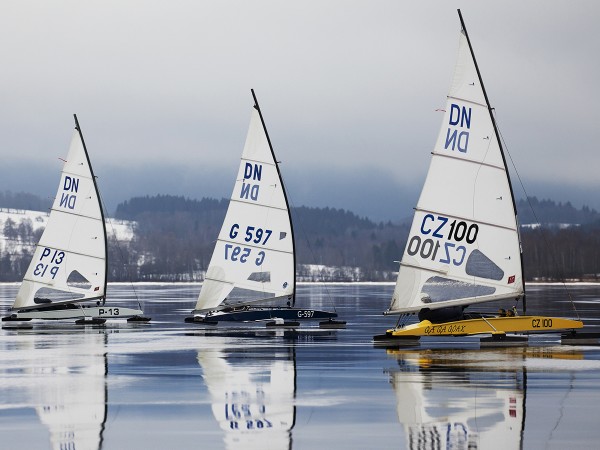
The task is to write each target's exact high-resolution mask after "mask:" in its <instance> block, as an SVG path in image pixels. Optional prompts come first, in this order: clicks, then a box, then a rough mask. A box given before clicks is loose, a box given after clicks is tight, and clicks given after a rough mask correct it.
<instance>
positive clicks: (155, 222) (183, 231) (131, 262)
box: [0, 193, 600, 281]
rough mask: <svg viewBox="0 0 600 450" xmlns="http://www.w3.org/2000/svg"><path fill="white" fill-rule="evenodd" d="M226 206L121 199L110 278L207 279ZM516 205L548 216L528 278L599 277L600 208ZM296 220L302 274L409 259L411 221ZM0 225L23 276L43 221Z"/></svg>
mask: <svg viewBox="0 0 600 450" xmlns="http://www.w3.org/2000/svg"><path fill="white" fill-rule="evenodd" d="M0 201H2V202H6V203H0V207H10V208H18V209H26V208H25V207H27V208H29V207H30V206H29V205H44V206H47V204H44V202H43V201H41V200H40V199H39V198H38V199H37V200H36V197H35V196H31V195H30V194H11V193H4V194H1V193H0ZM38 202H39V203H38ZM530 204H531V205H532V206H534V208H536V209H537V210H536V214H535V215H531V214H530V215H529V216H528V215H527V214H526V213H525V212H524V211H526V210H527V209H528V208H529V207H530V206H529V205H530ZM227 205H228V201H227V200H224V199H222V200H216V199H210V198H204V199H201V200H194V199H189V198H184V197H180V196H170V195H158V196H153V197H149V196H146V197H136V198H132V199H130V200H128V201H126V202H123V203H121V204H119V205H118V207H117V209H116V213H115V216H116V218H117V219H123V220H131V221H135V223H136V227H135V233H134V237H133V239H132V240H131V241H128V242H117V241H116V240H115V239H114V238H112V237H111V236H110V235H109V280H111V281H151V280H156V281H190V280H199V279H202V276H203V272H204V271H205V270H206V269H207V267H208V264H209V261H210V258H211V256H212V252H213V248H214V244H215V240H216V238H217V235H218V233H219V230H220V228H221V224H222V222H223V219H224V217H225V213H226V211H227ZM517 207H518V209H519V218H520V221H521V223H522V224H527V223H542V224H546V225H545V226H543V227H529V228H527V227H526V228H523V229H522V232H521V237H522V243H523V249H524V264H525V275H526V278H527V279H528V280H532V279H541V280H544V279H545V280H560V279H597V278H600V277H599V275H598V274H600V215H599V214H598V213H597V212H596V211H595V210H593V209H589V208H582V209H577V208H574V207H573V206H572V205H571V204H570V203H565V204H562V203H555V202H552V201H549V200H541V201H538V200H537V199H536V198H531V199H530V200H529V202H524V201H520V202H518V204H517ZM36 209H42V210H43V209H44V208H36ZM292 219H293V223H294V231H295V238H296V250H297V262H298V274H299V276H300V277H301V278H302V279H308V280H318V279H319V273H322V274H323V277H326V279H329V280H331V279H335V280H356V279H360V280H392V279H394V278H395V275H394V272H395V271H397V269H398V264H397V262H394V261H398V260H400V259H401V258H402V253H403V251H404V246H405V243H406V239H407V237H408V232H409V228H410V224H408V223H404V224H394V223H391V222H380V223H376V222H373V221H371V220H369V219H367V218H364V217H359V216H357V215H356V214H353V213H352V212H350V211H346V210H342V209H335V208H311V207H305V206H302V207H298V208H293V209H292ZM552 224H554V225H552ZM558 224H582V225H572V226H567V227H565V226H564V225H558ZM0 230H1V231H2V232H3V236H4V249H3V251H2V253H1V254H0V281H18V280H20V279H21V278H22V276H23V274H24V273H25V271H26V269H27V266H28V265H29V262H30V260H31V255H32V252H33V249H34V246H35V244H36V243H37V241H38V240H39V237H40V235H41V230H36V231H34V229H33V226H32V224H31V222H30V221H29V220H25V221H22V222H21V223H18V224H17V223H15V222H14V221H13V220H11V219H10V218H9V219H7V220H5V222H4V223H3V224H2V228H0ZM109 230H110V228H109ZM307 265H321V266H327V267H329V268H330V267H336V268H342V267H350V268H356V269H354V270H353V271H351V270H350V269H335V270H334V271H333V272H332V271H331V269H327V270H326V269H322V272H318V271H317V275H315V270H314V268H313V269H311V270H309V268H308V267H307ZM324 279H325V278H324Z"/></svg>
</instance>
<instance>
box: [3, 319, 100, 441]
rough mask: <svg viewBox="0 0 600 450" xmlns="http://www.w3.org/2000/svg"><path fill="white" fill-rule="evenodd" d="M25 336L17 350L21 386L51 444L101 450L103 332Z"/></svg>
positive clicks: (90, 331) (91, 331)
mask: <svg viewBox="0 0 600 450" xmlns="http://www.w3.org/2000/svg"><path fill="white" fill-rule="evenodd" d="M86 331H87V330H86ZM27 339H28V341H27V342H26V343H23V344H24V347H23V346H21V345H19V347H21V348H19V349H18V350H16V349H15V350H16V351H18V352H19V353H20V355H19V358H22V360H21V362H22V366H21V367H24V369H23V373H22V374H21V375H20V377H19V378H21V381H20V382H19V384H20V385H21V386H22V387H23V388H24V394H25V396H26V402H27V403H28V404H30V405H32V406H33V407H34V408H35V410H36V413H37V415H38V417H39V419H40V421H41V423H43V424H44V425H45V426H46V427H47V428H48V430H49V432H50V442H51V448H53V449H56V450H87V449H100V448H101V447H102V441H103V433H104V427H105V423H106V414H107V406H106V405H107V385H106V376H107V367H108V366H107V356H106V335H105V334H104V332H103V331H100V332H99V331H98V330H89V331H88V332H83V333H79V332H78V333H76V334H59V335H54V336H52V335H44V334H31V335H29V336H27ZM27 360H28V361H27Z"/></svg>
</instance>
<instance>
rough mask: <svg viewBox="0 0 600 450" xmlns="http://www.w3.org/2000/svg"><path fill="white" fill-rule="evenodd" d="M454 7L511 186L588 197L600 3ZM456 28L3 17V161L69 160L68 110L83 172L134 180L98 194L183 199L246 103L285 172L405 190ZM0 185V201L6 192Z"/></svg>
mask: <svg viewBox="0 0 600 450" xmlns="http://www.w3.org/2000/svg"><path fill="white" fill-rule="evenodd" d="M461 7H462V11H463V15H464V17H465V20H466V23H467V26H468V28H469V34H470V36H471V39H472V41H473V45H474V49H475V52H476V55H477V58H478V62H479V65H480V68H481V71H482V74H483V77H484V82H485V84H486V87H487V90H488V94H489V97H490V100H491V102H492V106H494V107H495V108H496V112H497V115H498V120H499V123H500V126H501V131H502V133H503V135H504V137H505V139H506V141H507V144H508V149H509V150H510V152H511V155H512V156H513V158H514V160H515V162H516V164H517V167H518V168H519V172H520V173H521V175H522V177H523V178H524V179H525V180H531V181H532V182H535V183H544V182H545V180H549V179H551V180H552V181H553V182H554V183H555V184H557V185H561V184H564V185H565V186H567V185H573V186H579V187H581V189H582V190H584V189H583V188H585V187H588V188H589V189H595V187H596V185H597V183H596V178H597V174H596V169H595V167H596V166H597V164H594V162H596V161H597V160H598V157H597V150H596V147H597V142H598V132H597V123H596V122H597V117H598V114H597V112H596V111H595V109H596V105H597V104H598V103H599V102H598V100H600V98H599V96H600V93H599V92H600V91H599V90H598V89H597V87H596V83H597V81H596V80H597V79H599V78H600V76H599V75H600V73H599V64H600V62H599V61H598V58H595V57H594V55H597V54H598V53H599V50H600V48H599V46H600V36H599V35H600V28H598V27H597V24H596V18H597V17H598V16H599V14H598V13H599V12H600V11H599V9H600V4H597V3H596V2H592V1H587V2H580V3H578V7H577V8H573V7H572V5H571V4H570V3H569V2H564V1H560V2H555V3H554V4H553V7H552V8H546V7H544V4H543V3H541V2H528V3H523V2H518V1H516V0H511V1H508V2H503V3H501V4H497V5H495V4H492V5H489V4H486V5H484V4H481V3H480V2H476V1H465V2H463V4H462V5H461ZM459 29H460V25H459V20H458V17H457V14H456V10H455V7H454V5H451V4H449V3H448V2H446V1H432V2H398V1H391V0H390V1H380V2H375V3H374V2H366V1H342V0H338V1H328V2H319V1H305V2H301V3H297V4H289V3H282V2H279V1H275V0H273V1H266V0H264V1H253V2H247V1H228V2H206V1H181V0H180V1H173V2H146V1H128V2H118V1H112V0H110V1H103V2H77V1H67V0H57V1H54V2H44V1H41V0H40V1H28V2H10V3H9V4H7V5H4V6H3V10H2V15H0V38H1V39H2V41H3V42H4V43H5V44H6V45H4V46H3V47H2V49H1V50H0V60H1V61H2V66H3V71H2V78H1V80H2V82H1V83H0V90H1V94H2V98H3V102H2V104H1V105H0V123H2V129H3V133H2V135H1V137H0V158H1V159H2V161H3V163H4V164H5V165H6V164H8V165H10V166H11V167H19V168H20V169H19V170H20V171H21V170H22V169H23V170H24V171H25V172H27V171H28V169H27V168H28V167H30V166H31V165H32V164H33V165H35V164H41V165H44V166H48V167H49V164H48V161H54V160H55V159H56V158H57V157H59V156H64V154H65V153H66V149H67V147H68V142H69V139H70V136H71V128H72V126H73V122H72V118H71V114H72V113H74V112H75V113H78V117H79V119H80V123H81V125H82V129H83V132H84V136H85V138H86V143H87V144H88V148H89V149H90V154H91V155H90V156H91V158H92V161H93V163H94V165H95V166H98V167H107V168H108V167H117V168H124V167H127V170H128V172H129V173H130V174H132V175H131V176H130V177H129V181H128V180H127V178H126V179H125V180H123V181H119V182H118V183H120V184H118V185H117V186H116V187H113V186H106V187H104V189H106V190H113V191H116V190H117V189H120V190H121V192H122V193H125V192H126V191H136V189H137V188H136V189H134V188H133V187H132V186H133V185H136V186H138V187H139V189H138V190H137V191H139V190H142V189H144V190H146V189H147V191H146V193H148V194H151V193H153V192H156V190H157V189H158V188H162V187H167V186H171V187H172V188H173V189H175V190H177V189H179V190H180V191H181V192H183V191H184V190H185V188H186V186H192V184H191V182H186V177H188V178H193V177H194V176H193V174H192V173H191V170H192V168H194V170H196V171H197V172H198V174H199V177H204V178H205V179H206V180H207V182H208V180H210V179H211V177H210V176H207V177H205V176H204V175H203V174H204V171H206V173H212V172H217V171H221V170H223V171H225V172H224V173H225V175H223V178H226V172H227V171H235V167H236V166H237V161H238V159H239V154H240V153H241V149H242V146H243V142H244V137H245V134H246V130H247V126H248V120H249V116H250V108H251V105H252V99H251V95H250V92H249V91H250V88H255V89H256V92H257V94H258V98H259V101H260V102H261V107H262V110H263V113H264V116H265V120H266V123H267V127H268V129H269V133H270V135H271V138H272V141H273V144H274V146H275V150H276V153H277V155H278V158H279V159H281V160H283V161H284V167H285V169H286V170H288V169H287V168H288V167H290V168H292V167H293V168H295V169H289V170H290V171H292V170H293V171H301V170H302V171H308V172H311V171H312V172H323V173H326V172H329V174H328V175H327V176H324V178H323V183H321V184H325V183H324V182H325V181H326V180H328V179H332V181H336V182H337V181H339V178H343V177H348V176H350V177H354V176H356V173H359V172H360V171H361V170H362V168H364V167H369V170H371V169H372V170H374V171H379V172H380V173H386V177H388V178H389V181H390V186H394V190H398V187H399V186H400V187H402V186H406V185H408V186H409V187H410V188H411V189H412V190H413V191H416V192H418V191H419V190H420V185H421V184H422V182H423V180H424V179H425V173H426V170H427V166H428V163H429V152H430V151H431V149H432V148H433V145H434V142H435V139H436V137H437V133H438V131H439V127H440V121H441V116H440V114H439V113H436V112H435V109H436V108H439V107H443V105H444V104H445V96H446V94H447V91H448V87H449V84H450V79H451V75H452V70H453V65H454V58H455V56H456V51H457V44H458V31H459ZM161 166H163V167H164V168H165V169H168V170H163V171H162V172H161V171H153V170H154V169H153V167H154V168H156V167H161ZM145 169H147V170H148V172H147V173H145V174H143V173H142V170H145ZM15 170H16V169H15ZM167 172H168V173H167ZM331 172H333V173H334V174H340V177H335V176H333V175H332V174H331ZM134 173H135V174H137V173H139V175H136V177H137V179H138V180H139V182H137V181H136V182H135V183H134V180H133V174H134ZM40 176H42V175H40ZM112 177H113V178H115V179H116V175H114V176H112ZM7 181H8V180H4V181H3V183H2V184H1V185H0V188H3V189H13V190H15V189H14V188H13V186H11V185H10V184H8V183H7ZM37 181H38V179H35V178H34V179H31V180H30V183H29V187H30V189H29V190H34V189H35V185H36V183H37ZM339 182H340V183H342V184H341V185H340V186H346V187H345V188H344V189H340V191H339V194H340V196H339V197H337V199H339V201H340V204H343V205H348V207H351V206H353V205H354V203H353V202H354V201H357V202H358V201H359V196H358V195H353V194H351V193H352V186H353V184H352V183H351V181H349V180H348V179H346V180H344V181H339ZM128 183H129V184H131V186H128ZM136 183H137V184H136ZM186 183H187V184H186ZM215 183H217V181H215ZM344 183H346V184H344ZM361 183H363V185H364V186H367V185H368V184H369V183H372V186H373V187H374V186H375V185H376V184H375V181H374V179H368V178H366V177H365V178H364V179H362V181H361ZM194 186H195V187H197V188H201V189H203V190H206V191H207V192H216V191H219V190H220V188H219V186H220V185H219V184H218V183H217V184H215V185H210V186H209V185H208V184H206V183H205V184H202V185H199V184H198V182H196V184H194ZM379 187H380V188H382V189H383V186H382V185H381V183H380V184H379ZM54 189H55V188H54V187H53V188H52V190H54ZM336 189H337V186H336V185H331V186H329V188H328V191H333V190H336ZM137 191H136V192H137ZM344 192H346V193H350V194H351V195H348V196H347V197H346V198H342V196H343V193H344ZM186 193H187V195H190V196H193V197H198V196H200V197H201V196H203V195H204V194H200V195H198V194H197V191H194V190H192V189H191V188H190V190H189V191H186ZM387 194H388V193H387V192H385V193H384V195H387ZM226 195H228V193H227V194H226ZM399 195H400V194H399ZM572 200H573V201H576V200H577V199H572ZM356 205H357V206H358V203H357V204H356ZM332 206H336V205H332Z"/></svg>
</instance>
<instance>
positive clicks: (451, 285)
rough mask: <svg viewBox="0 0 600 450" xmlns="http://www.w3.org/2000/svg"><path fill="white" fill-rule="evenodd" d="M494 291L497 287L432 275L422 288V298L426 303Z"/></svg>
mask: <svg viewBox="0 0 600 450" xmlns="http://www.w3.org/2000/svg"><path fill="white" fill-rule="evenodd" d="M494 292H496V288H494V287H491V286H483V285H481V284H474V283H465V282H464V281H458V280H451V279H450V278H444V277H431V278H429V279H428V280H427V281H426V282H425V283H424V284H423V287H422V288H421V300H422V301H423V302H424V303H436V302H444V301H449V300H458V299H461V298H471V297H481V296H484V295H492V294H493V293H494Z"/></svg>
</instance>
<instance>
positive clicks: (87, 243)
mask: <svg viewBox="0 0 600 450" xmlns="http://www.w3.org/2000/svg"><path fill="white" fill-rule="evenodd" d="M105 289H106V232H105V225H104V217H103V213H102V210H101V208H100V201H99V198H98V192H97V189H96V184H95V180H94V176H93V171H92V168H91V166H90V163H89V158H88V156H87V152H86V150H85V146H84V143H83V139H82V137H81V134H80V132H79V130H78V129H77V128H76V129H75V131H74V133H73V138H72V140H71V146H70V148H69V153H68V155H67V160H66V162H65V164H64V166H63V170H62V176H61V179H60V184H59V186H58V192H57V194H56V198H55V199H54V203H53V205H52V210H51V212H50V217H49V218H48V224H47V225H46V228H45V229H44V233H43V234H42V237H41V238H40V241H39V242H38V244H37V247H36V249H35V252H34V254H33V259H32V260H31V263H30V265H29V268H28V269H27V272H26V274H25V277H24V279H23V283H22V284H21V288H20V289H19V292H18V293H17V297H16V299H15V302H14V304H13V308H14V309H23V308H31V307H38V308H39V307H43V306H48V305H49V304H50V302H51V304H56V303H65V302H73V301H83V300H89V299H96V298H101V297H104V295H105Z"/></svg>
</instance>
